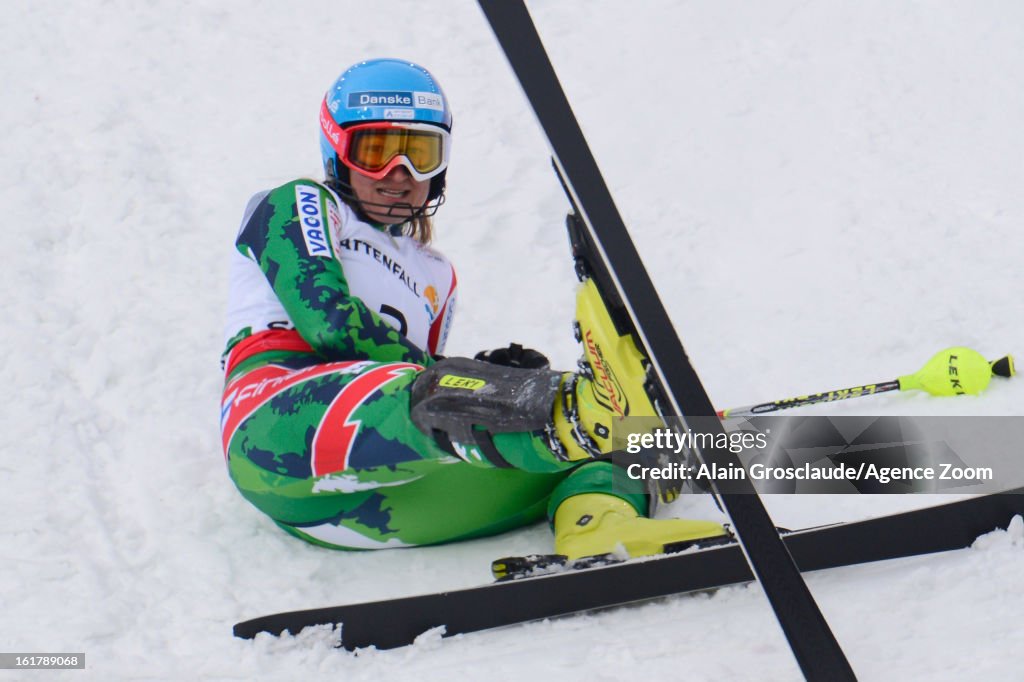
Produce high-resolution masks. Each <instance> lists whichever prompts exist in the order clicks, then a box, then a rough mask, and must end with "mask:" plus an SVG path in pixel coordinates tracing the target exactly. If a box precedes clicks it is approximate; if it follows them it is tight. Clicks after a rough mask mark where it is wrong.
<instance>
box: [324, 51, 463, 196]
mask: <svg viewBox="0 0 1024 682" xmlns="http://www.w3.org/2000/svg"><path fill="white" fill-rule="evenodd" d="M369 121H403V122H410V123H411V122H416V123H428V124H432V125H436V126H440V127H441V128H444V129H445V130H447V131H449V132H450V131H451V129H452V113H451V109H450V108H449V107H448V98H447V97H445V94H444V91H443V90H442V89H441V85H440V84H439V83H438V82H437V80H436V79H435V78H434V76H433V75H431V73H430V72H429V71H427V70H426V69H425V68H423V67H422V66H420V65H419V64H414V63H412V62H409V61H405V60H401V59H370V60H367V61H363V62H359V63H358V64H354V65H353V66H350V67H349V68H348V69H346V70H345V72H344V73H342V74H341V76H339V77H338V79H337V80H336V81H334V84H333V85H331V87H330V89H328V91H327V94H326V95H325V96H324V101H323V106H322V107H321V110H320V152H321V156H322V157H323V162H324V174H325V175H326V177H327V180H328V183H329V184H331V183H335V184H338V185H340V186H341V189H342V190H343V191H342V194H343V195H348V194H349V192H348V191H347V190H348V189H349V175H348V173H349V169H348V167H347V166H346V165H345V164H344V163H342V162H341V160H340V159H339V158H338V153H337V151H336V150H335V149H334V147H333V146H332V145H331V142H330V140H329V139H328V137H327V136H328V135H329V134H330V132H331V128H332V127H333V126H332V125H331V123H332V122H333V123H334V124H336V125H337V126H340V127H341V128H345V127H347V126H351V125H355V124H357V123H367V122H369ZM445 175H446V171H445V172H442V173H440V174H439V175H437V176H435V177H433V178H431V181H430V192H429V194H428V198H427V201H428V203H429V202H433V201H435V200H437V199H439V198H440V197H441V196H442V195H443V194H444V183H445ZM434 208H435V210H436V205H435V207H434Z"/></svg>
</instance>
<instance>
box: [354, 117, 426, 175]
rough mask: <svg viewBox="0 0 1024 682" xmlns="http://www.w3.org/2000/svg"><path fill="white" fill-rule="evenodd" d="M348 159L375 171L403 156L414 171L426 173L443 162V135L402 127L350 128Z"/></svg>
mask: <svg viewBox="0 0 1024 682" xmlns="http://www.w3.org/2000/svg"><path fill="white" fill-rule="evenodd" d="M346 156H347V157H348V159H347V160H348V162H349V163H350V164H352V165H353V166H355V167H356V168H361V169H363V170H365V171H369V172H371V173H376V172H378V171H380V170H382V169H383V168H386V167H387V165H388V164H389V163H391V161H392V160H393V159H394V158H395V157H398V156H404V157H406V158H407V159H408V160H409V163H411V164H412V166H413V168H415V169H416V171H417V172H418V173H430V172H431V171H435V170H437V169H438V168H440V167H441V164H442V163H443V162H444V138H443V136H442V135H441V133H439V132H433V131H430V130H409V129H406V128H368V129H364V130H354V131H352V138H351V140H350V141H349V144H348V153H347V154H346Z"/></svg>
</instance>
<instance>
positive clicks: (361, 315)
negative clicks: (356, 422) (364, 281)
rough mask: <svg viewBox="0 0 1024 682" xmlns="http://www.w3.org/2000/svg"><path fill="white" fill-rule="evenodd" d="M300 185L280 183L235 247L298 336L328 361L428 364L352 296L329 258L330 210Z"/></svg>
mask: <svg viewBox="0 0 1024 682" xmlns="http://www.w3.org/2000/svg"><path fill="white" fill-rule="evenodd" d="M333 202H334V199H333V197H332V196H331V195H330V193H329V192H327V191H326V190H324V189H323V188H321V187H320V186H319V185H317V184H316V183H314V182H312V181H308V180H299V181H295V182H290V183H288V184H286V185H282V186H281V187H278V188H277V189H275V190H273V191H271V192H270V193H269V194H267V196H266V197H264V198H263V200H262V201H261V202H260V203H259V205H257V206H256V209H255V210H254V211H253V213H252V215H251V216H250V217H249V220H248V221H247V222H246V224H245V226H244V227H243V228H242V231H241V232H240V233H239V235H238V240H237V241H236V246H237V248H238V250H239V251H241V252H242V254H243V255H246V256H248V257H249V258H252V259H253V260H254V261H256V262H257V263H258V264H259V266H260V269H262V270H263V274H264V275H266V277H267V281H269V282H270V285H271V287H273V290H274V293H275V294H276V295H277V297H278V299H279V300H280V301H281V305H283V306H284V309H285V311H287V313H288V316H289V317H290V318H291V320H292V322H293V323H294V324H295V328H296V330H297V331H298V333H299V335H300V336H301V337H302V338H303V339H304V340H305V341H306V342H307V343H308V344H309V345H310V346H311V347H312V348H313V350H315V351H316V352H317V353H319V354H320V355H322V356H323V357H325V358H326V359H328V360H377V361H382V362H394V361H404V362H414V363H417V364H421V365H426V364H430V362H431V359H430V356H429V355H428V354H427V353H426V352H424V351H423V350H422V349H420V348H419V347H417V346H416V345H415V344H413V343H412V342H411V341H409V339H407V338H406V337H405V336H403V335H402V334H400V333H399V332H398V331H397V330H396V329H395V328H394V327H392V326H391V325H389V324H388V323H387V322H385V321H384V320H383V319H381V318H380V316H378V315H377V314H376V313H374V312H373V311H372V310H370V309H368V308H367V307H366V305H365V304H364V303H363V302H362V301H361V300H360V299H359V298H357V297H355V296H352V295H350V293H349V287H348V282H347V281H346V279H345V273H344V272H343V271H342V267H341V264H340V263H339V262H338V261H337V259H336V258H335V257H334V252H333V248H332V246H331V240H330V238H329V233H328V229H327V224H328V222H329V221H330V220H331V217H330V216H331V214H333V215H335V216H336V215H338V214H337V206H336V205H334V203H333Z"/></svg>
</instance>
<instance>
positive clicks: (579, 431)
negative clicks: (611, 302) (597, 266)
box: [554, 279, 660, 461]
mask: <svg viewBox="0 0 1024 682" xmlns="http://www.w3.org/2000/svg"><path fill="white" fill-rule="evenodd" d="M576 322H577V324H578V331H577V334H578V336H579V340H580V342H581V343H582V344H583V351H584V357H583V360H582V361H581V363H580V367H581V372H580V373H577V374H566V375H565V377H564V378H563V381H562V385H561V390H560V391H559V394H558V397H557V398H556V400H555V406H554V429H555V434H556V436H557V438H558V441H559V442H560V443H561V444H562V446H563V447H564V451H563V452H561V453H558V454H559V455H560V456H562V457H563V458H564V459H568V460H571V461H576V460H581V459H588V458H592V457H598V456H600V455H602V454H607V453H608V452H610V451H611V450H612V449H613V448H612V429H613V428H623V429H625V428H627V425H626V424H625V423H624V422H623V420H625V419H626V418H627V417H656V416H657V414H658V413H657V411H656V410H655V408H654V406H653V405H652V404H651V400H650V398H649V397H648V395H647V392H646V390H645V388H644V383H645V381H646V379H647V363H646V362H645V361H644V358H643V356H642V355H641V354H640V351H638V350H637V347H636V344H635V343H634V341H633V338H632V337H631V336H628V335H626V336H623V335H620V334H619V333H618V331H617V330H616V328H615V324H614V323H613V322H612V319H611V316H610V315H609V314H608V310H607V308H606V307H605V305H604V301H603V300H602V299H601V294H600V292H599V291H598V289H597V286H596V285H595V284H594V281H593V280H590V279H588V280H585V281H584V282H583V283H582V284H581V285H580V288H579V290H578V292H577V294H576ZM652 423H653V422H652ZM658 423H659V424H660V421H659V422H658ZM635 426H636V422H633V423H631V424H628V427H629V428H632V427H635Z"/></svg>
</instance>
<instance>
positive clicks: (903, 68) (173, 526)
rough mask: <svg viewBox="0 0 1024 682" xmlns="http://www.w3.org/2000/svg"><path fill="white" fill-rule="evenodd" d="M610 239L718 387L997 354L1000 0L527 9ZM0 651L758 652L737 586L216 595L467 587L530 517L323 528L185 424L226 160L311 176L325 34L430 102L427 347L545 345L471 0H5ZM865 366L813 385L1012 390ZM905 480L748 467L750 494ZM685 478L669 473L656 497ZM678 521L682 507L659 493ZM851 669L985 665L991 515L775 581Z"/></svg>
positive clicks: (545, 212)
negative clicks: (465, 624)
mask: <svg viewBox="0 0 1024 682" xmlns="http://www.w3.org/2000/svg"><path fill="white" fill-rule="evenodd" d="M531 9H532V11H533V13H534V15H535V19H536V21H537V24H538V26H539V28H540V31H541V33H542V36H543V38H544V40H545V42H546V44H547V47H548V50H549V53H550V54H551V57H552V59H553V61H554V63H555V65H556V68H557V70H558V72H559V74H560V76H561V79H562V81H563V83H564V85H565V87H566V89H567V91H568V94H569V98H570V100H571V101H572V103H573V105H574V107H575V110H576V112H577V115H578V117H579V119H580V121H581V124H582V126H583V128H584V130H585V132H586V134H587V136H588V138H589V140H590V143H591V145H592V147H593V149H594V152H595V155H596V156H597V159H598V161H599V163H600V165H601V167H602V170H603V172H604V173H605V176H606V178H607V180H608V183H609V185H610V187H611V189H612V192H613V194H614V195H615V197H616V200H617V202H618V205H619V208H620V210H621V212H622V213H623V215H624V217H625V219H626V222H627V223H628V224H629V225H630V226H631V229H632V232H633V235H634V238H635V240H636V243H637V246H638V248H639V250H640V252H641V254H642V256H643V257H644V259H645V261H646V262H647V263H648V266H649V269H650V271H651V274H652V277H653V278H654V280H655V283H656V285H657V286H658V288H659V290H660V291H661V292H662V297H663V299H664V301H665V304H666V306H667V307H668V309H669V311H670V313H671V315H672V317H673V319H674V321H675V324H676V326H677V329H678V330H679V332H680V334H681V336H682V338H683V340H684V342H685V344H686V347H687V350H688V351H689V354H690V356H691V358H692V360H693V362H694V364H695V366H696V367H697V368H698V371H699V372H700V375H701V378H702V379H703V381H704V383H705V386H706V388H707V390H708V391H709V393H710V395H711V396H712V400H713V401H714V402H715V403H716V405H718V406H720V407H727V406H733V405H737V404H746V403H750V402H756V401H761V400H769V399H774V398H779V397H784V396H788V395H794V394H799V393H804V392H814V391H819V390H824V389H831V388H838V387H842V386H849V385H857V384H861V383H864V382H867V381H873V380H874V381H878V380H885V379H889V378H892V377H894V376H896V375H898V374H902V373H906V372H909V371H912V370H914V369H916V368H917V367H919V366H920V365H921V364H922V363H923V362H924V361H925V360H926V359H927V358H928V357H929V356H930V355H931V354H932V353H934V352H935V351H938V350H940V349H942V348H944V347H946V346H950V345H957V344H964V345H968V346H971V347H974V348H976V349H978V350H979V351H981V352H983V353H984V354H986V355H987V356H990V357H995V356H998V355H1002V354H1005V353H1008V352H1016V353H1017V354H1018V355H1021V356H1022V357H1024V347H1022V344H1021V341H1022V339H1024V316H1022V315H1021V312H1022V306H1021V287H1020V281H1021V280H1020V277H1019V274H1018V273H1019V268H1020V263H1021V257H1022V255H1024V230H1022V229H1021V225H1022V224H1024V193H1022V192H1021V179H1022V177H1024V134H1022V127H1021V124H1020V122H1021V120H1024V92H1022V89H1021V83H1024V5H1022V4H1021V3H1018V2H1013V1H1012V0H1006V1H998V0H989V1H982V2H975V3H957V2H946V1H941V0H940V1H938V2H911V1H910V0H907V1H904V2H889V1H888V0H865V1H864V2H859V3H848V2H838V1H823V2H817V3H806V2H797V1H788V0H765V1H764V2H759V3H741V2H735V1H726V2H710V1H701V2H688V3H683V2H673V1H670V0H645V1H644V2H636V3H621V2H611V1H608V0H599V1H595V0H588V1H584V0H571V1H570V0H564V1H562V2H541V1H537V2H533V3H532V8H531ZM0 17H2V20H3V21H2V23H3V25H4V26H5V27H6V28H7V31H6V38H5V39H4V41H3V43H2V44H0V55H2V63H3V65H4V82H5V83H6V86H5V92H6V93H7V95H6V97H5V99H4V105H3V107H0V124H2V128H3V130H4V131H5V134H4V136H3V142H2V159H3V160H2V165H0V173H2V176H0V193H2V205H3V206H4V207H5V210H4V216H5V217H6V220H7V222H6V227H5V228H3V239H4V254H5V255H4V265H3V267H2V268H0V286H2V290H3V291H4V292H5V295H6V296H7V303H6V305H5V306H4V309H3V317H4V320H5V322H4V324H3V325H2V327H0V330H2V331H0V334H2V343H3V348H4V351H5V352H4V354H3V361H2V362H3V373H2V377H3V381H4V383H5V385H7V386H9V387H10V388H11V391H10V394H9V397H8V401H7V404H6V405H5V406H4V408H3V410H2V411H0V425H2V429H0V432H2V433H3V434H4V442H3V445H2V448H3V458H2V460H0V471H2V477H0V489H2V493H0V511H2V513H0V538H2V544H0V609H2V613H3V616H2V620H0V651H8V652H16V651H35V652H61V651H84V652H86V655H87V664H88V669H87V670H85V671H65V672H35V673H31V674H28V673H24V672H11V671H6V672H0V679H69V680H71V679H73V680H84V679H91V680H119V679H170V680H192V679H221V680H228V679H267V680H271V679H273V680H280V679H302V680H319V679H323V680H392V679H394V680H418V681H420V680H422V681H427V680H449V679H452V678H454V677H460V678H463V679H488V680H512V679H553V680H591V681H597V680H618V679H676V678H678V677H679V676H680V675H681V674H683V675H685V677H686V679H687V680H694V681H697V680H716V681H725V680H749V679H767V680H789V679H796V678H798V676H799V671H798V669H797V668H796V665H795V663H794V661H793V659H792V657H791V655H790V653H789V650H788V647H787V645H786V643H785V640H784V639H783V637H782V635H781V633H780V631H779V629H778V627H777V626H776V624H775V621H774V619H773V617H772V615H771V612H770V610H769V608H768V606H767V604H766V601H765V599H764V597H763V595H762V593H761V592H760V590H759V588H757V587H756V586H747V587H737V588H731V589H726V590H722V591H720V592H718V593H717V594H716V595H714V596H712V597H708V596H699V597H691V598H669V599H664V600H660V601H658V602H656V603H651V604H646V605H641V606H634V607H629V608H623V609H618V610H614V611H611V612H605V613H602V614H599V615H587V616H582V617H574V618H568V619H561V620H557V621H554V622H545V623H539V624H531V625H528V626H519V627H514V628H511V629H507V630H504V631H500V632H488V633H479V634H474V635H468V636H461V637H457V638H453V639H446V640H441V639H440V637H439V635H438V633H436V632H435V633H427V634H426V635H424V636H423V637H422V638H421V640H420V641H419V642H418V643H417V644H416V645H415V646H412V647H409V648H405V649H400V650H395V651H376V650H368V651H361V652H359V653H358V654H351V653H346V652H344V651H339V650H335V649H333V648H331V646H330V644H331V640H332V637H331V635H330V633H329V632H324V631H307V632H306V633H305V634H303V635H302V636H299V637H295V638H283V639H280V640H277V639H272V638H260V639H258V640H257V641H255V642H249V641H242V640H238V639H234V638H233V637H232V636H231V625H232V624H233V623H234V622H236V621H238V620H241V619H245V618H249V617H253V616H256V615H261V614H264V613H268V612H273V611H278V610H287V609H294V608H307V607H314V606H321V605H329V604H337V603H345V602H353V601H361V600H369V599H377V598H384V597H389V596H398V595H404V594H412V593H417V592H422V591H432V590H437V589H441V588H457V587H462V586H469V585H475V584H478V583H481V582H484V581H486V580H488V577H489V576H488V566H489V562H490V560H491V559H492V558H494V557H496V556H502V555H506V554H518V553H525V552H530V551H547V550H549V549H550V538H549V535H548V531H547V530H546V528H545V527H544V526H543V525H541V526H537V527H534V528H529V529H526V530H523V531H520V532H516V533H510V534H507V535H504V536H501V537H496V538H490V539H485V540H480V541H476V542H472V543H466V544H463V545H459V546H451V547H434V548H424V549H414V550H388V551H381V552H376V553H338V552H331V551H327V550H323V549H318V548H315V547H312V546H307V545H304V544H303V543H301V542H299V541H297V540H295V539H293V538H291V537H288V536H286V535H285V534H284V533H282V532H280V531H278V530H277V529H276V528H275V527H273V526H272V524H271V523H270V522H269V520H268V519H266V518H264V517H262V516H261V515H260V514H259V513H258V512H256V511H255V510H254V509H252V508H251V507H250V506H249V505H248V504H247V503H246V502H244V501H243V500H242V498H241V497H240V496H239V495H238V494H237V493H236V492H235V491H234V489H233V486H232V485H231V483H230V481H229V479H228V477H227V475H226V473H225V470H224V465H223V458H222V455H221V454H220V449H219V444H218V434H217V414H218V404H219V396H220V393H219V389H220V384H221V377H220V373H219V369H218V357H219V353H220V351H221V348H220V340H221V322H222V315H223V309H224V302H225V295H226V268H225V264H226V257H227V251H228V249H229V248H230V244H231V240H232V238H233V237H234V233H235V230H236V227H237V222H238V220H239V217H240V215H241V212H242V209H243V207H244V205H245V202H246V200H247V199H248V197H249V196H250V195H251V194H252V193H253V192H255V191H257V190H260V189H263V188H267V187H271V186H274V185H275V184H276V183H280V182H284V181H287V180H289V179H292V178H294V177H296V176H301V175H313V176H315V175H317V174H318V173H319V158H318V146H317V137H316V135H317V127H316V120H317V119H316V116H317V110H318V105H319V101H320V98H321V96H322V94H323V92H324V91H325V90H326V88H327V86H328V85H329V84H330V83H331V81H332V80H333V79H334V77H335V76H336V75H337V74H338V73H339V72H340V71H341V69H343V68H344V67H345V66H347V65H348V64H350V63H352V62H354V61H357V60H359V59H362V58H366V57H371V56H384V55H393V56H401V57H406V58H409V59H413V60H416V61H420V62H422V63H424V64H426V65H428V66H429V67H430V68H431V69H432V70H433V71H434V72H435V73H436V74H437V75H438V77H439V78H440V79H441V80H442V82H443V83H444V86H445V88H446V89H447V93H448V95H449V97H450V99H451V101H452V102H453V105H454V107H455V112H456V113H455V122H456V123H455V140H456V141H455V150H454V154H455V157H454V161H453V165H452V167H451V170H450V171H449V180H450V183H449V184H450V192H449V199H448V203H447V205H446V206H445V207H444V208H443V209H442V212H441V213H440V214H439V219H438V240H437V243H438V245H439V247H440V248H441V249H442V250H444V251H445V252H446V253H447V254H448V255H449V256H450V257H451V258H452V259H453V260H454V261H455V263H456V264H457V266H458V268H459V273H460V284H461V291H462V297H461V301H460V309H459V314H458V316H457V321H456V327H455V330H454V332H453V336H452V338H451V341H450V346H449V351H450V352H452V353H456V354H458V353H471V352H474V351H476V350H478V349H480V348H486V347H494V346H499V345H504V344H506V343H507V342H508V341H510V340H517V341H520V342H522V343H525V344H528V345H531V346H534V347H537V348H541V349H544V350H545V351H547V352H548V353H549V354H550V355H551V356H552V358H553V360H554V361H555V363H556V365H558V366H562V367H570V366H572V364H573V362H574V360H575V357H576V355H577V352H578V351H577V349H576V347H575V345H574V343H573V341H572V338H571V335H570V333H569V318H570V316H571V312H572V285H573V276H572V273H571V268H570V264H569V262H568V256H567V249H566V243H565V237H564V230H563V216H564V212H565V209H566V206H565V201H564V199H563V196H562V193H561V189H560V188H559V186H558V184H557V182H556V181H555V178H554V177H553V174H552V173H551V170H550V166H549V161H548V154H547V147H546V143H545V141H544V139H543V137H542V135H541V133H540V131H539V128H538V127H537V125H536V124H535V122H534V119H533V117H532V115H531V114H530V112H529V109H528V107H527V104H526V102H525V100H524V98H523V97H522V95H521V94H520V90H519V88H518V86H517V84H516V82H515V81H514V79H513V76H512V74H511V71H510V70H509V68H508V67H507V65H506V63H505V61H504V59H503V57H502V55H501V53H500V51H499V49H498V47H497V45H496V43H495V41H494V40H493V38H492V36H491V34H490V32H489V30H488V28H487V26H486V23H485V21H484V19H483V17H482V15H481V14H480V12H479V10H478V9H477V7H476V5H475V3H473V2H470V1H469V0H464V1H456V0H443V1H442V0H438V1H436V2H431V3H423V2H414V1H397V0H375V1H374V2H351V1H348V0H345V1H338V0H331V1H330V2H328V1H326V0H308V1H307V2H303V3H277V2H269V1H267V0H247V1H246V2H240V1H238V0H222V1H220V2H171V1H170V0H150V1H148V2H144V3H140V2H127V1H126V0H109V1H106V2H102V3H96V2H79V3H69V2H56V1H55V0H37V1H36V2H17V1H15V2H7V3H2V4H0ZM1022 405H1024V381H1022V380H1019V379H1018V380H1015V381H1009V382H1006V381H994V382H993V384H992V386H991V388H990V389H989V390H988V391H987V392H986V393H985V394H984V395H983V396H980V397H977V398H958V399H955V400H954V399H938V398H932V397H929V396H926V395H923V394H887V395H884V396H878V397H875V398H869V399H863V400H860V401H852V402H850V403H844V404H838V405H833V406H828V407H826V408H820V409H818V410H817V412H819V413H831V414H855V413H858V414H863V413H876V414H973V415H1021V414H1022ZM938 501H940V500H939V499H937V498H935V497H923V496H918V497H910V496H907V497H895V498H894V497H886V498H884V499H876V498H871V497H855V496H843V497H832V496H829V497H825V496H820V497H811V496H807V497H799V498H796V497H787V498H782V497H777V498H775V499H770V500H769V501H768V503H769V506H770V508H771V510H772V511H773V513H774V514H775V517H776V520H777V521H778V522H779V523H782V524H787V525H801V524H808V523H815V522H819V521H824V520H835V519H843V518H850V519H852V518H860V517H864V516H870V515H875V514H879V513H884V512H886V511H889V510H892V509H896V508H907V507H912V506H922V505H925V504H930V503H933V502H938ZM682 504H683V506H685V505H690V504H693V502H692V501H687V502H685V503H682ZM675 511H676V512H678V513H680V514H684V513H687V511H689V512H690V513H695V512H694V510H692V509H690V510H688V509H684V508H679V509H677V510H675ZM807 579H808V583H809V585H810V587H811V589H812V590H813V592H814V594H815V596H816V598H817V599H818V601H819V603H820V605H821V607H822V609H823V610H824V612H825V614H826V617H827V618H828V620H829V622H830V624H831V626H832V628H833V630H834V631H835V633H836V635H837V636H838V638H839V640H840V642H842V644H843V646H844V648H845V650H846V652H847V654H848V656H849V658H850V660H851V662H852V664H853V666H854V668H855V669H856V670H857V672H858V673H859V674H860V676H861V677H862V678H863V679H874V680H883V679H899V680H908V679H929V680H967V679H972V680H1012V679H1019V678H1020V675H1021V673H1020V665H1019V653H1020V651H1021V650H1022V649H1024V630H1022V629H1021V628H1020V627H1019V622H1020V613H1021V610H1022V607H1024V598H1022V597H1021V594H1022V593H1024V526H1022V524H1021V523H1019V521H1018V522H1017V523H1016V524H1015V525H1013V526H1012V527H1011V529H1010V530H1009V531H999V532H996V533H993V534H991V535H989V536H986V537H984V538H983V539H981V540H979V541H978V543H977V544H976V545H975V546H974V547H973V548H972V549H970V550H965V551H960V552H953V553H949V554H946V555H942V556H935V557H926V558H914V559H909V560H902V561H894V562H887V563H884V564H879V565H871V566H864V567H854V568H848V569H840V570H835V571H830V572H827V573H819V574H812V575H809V576H808V578H807Z"/></svg>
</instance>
